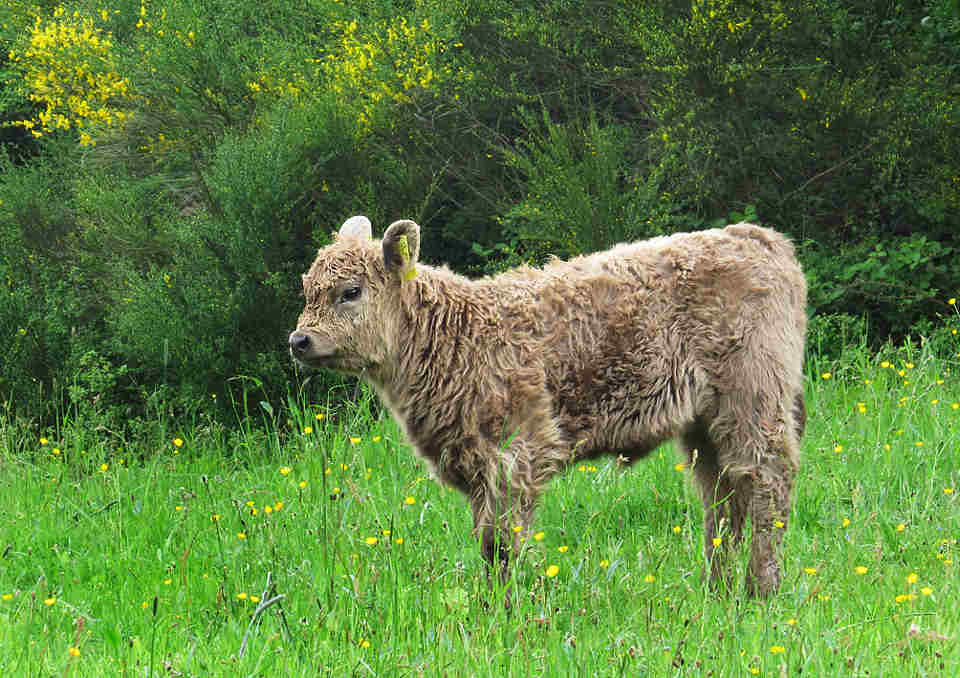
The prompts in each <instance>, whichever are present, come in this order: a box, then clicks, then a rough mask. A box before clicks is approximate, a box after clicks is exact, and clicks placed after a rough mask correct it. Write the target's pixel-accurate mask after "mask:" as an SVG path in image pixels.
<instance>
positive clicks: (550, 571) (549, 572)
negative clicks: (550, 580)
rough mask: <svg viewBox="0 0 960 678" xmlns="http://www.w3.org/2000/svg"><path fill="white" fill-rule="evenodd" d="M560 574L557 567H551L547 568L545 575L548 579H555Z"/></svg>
mask: <svg viewBox="0 0 960 678" xmlns="http://www.w3.org/2000/svg"><path fill="white" fill-rule="evenodd" d="M559 572H560V567H559V566H557V565H551V566H550V567H548V568H547V571H546V574H547V576H548V577H556V576H557V574H558V573H559Z"/></svg>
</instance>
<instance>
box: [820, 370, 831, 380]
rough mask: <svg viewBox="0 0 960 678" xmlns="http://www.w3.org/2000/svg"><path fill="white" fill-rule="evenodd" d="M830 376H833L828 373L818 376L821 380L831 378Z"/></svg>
mask: <svg viewBox="0 0 960 678" xmlns="http://www.w3.org/2000/svg"><path fill="white" fill-rule="evenodd" d="M832 376H833V375H832V374H830V373H829V372H824V373H823V374H821V375H820V378H821V379H829V378H830V377H832Z"/></svg>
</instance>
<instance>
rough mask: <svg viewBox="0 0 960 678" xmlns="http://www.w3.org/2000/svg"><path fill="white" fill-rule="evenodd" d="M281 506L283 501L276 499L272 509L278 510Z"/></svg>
mask: <svg viewBox="0 0 960 678" xmlns="http://www.w3.org/2000/svg"><path fill="white" fill-rule="evenodd" d="M282 508H283V502H282V501H278V502H276V503H275V504H274V505H273V510H274V511H279V510H281V509H282Z"/></svg>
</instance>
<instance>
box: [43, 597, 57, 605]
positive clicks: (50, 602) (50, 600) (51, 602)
mask: <svg viewBox="0 0 960 678" xmlns="http://www.w3.org/2000/svg"><path fill="white" fill-rule="evenodd" d="M56 603H57V597H56V596H50V597H49V598H47V599H46V600H44V601H43V604H44V605H46V606H47V607H50V606H52V605H56Z"/></svg>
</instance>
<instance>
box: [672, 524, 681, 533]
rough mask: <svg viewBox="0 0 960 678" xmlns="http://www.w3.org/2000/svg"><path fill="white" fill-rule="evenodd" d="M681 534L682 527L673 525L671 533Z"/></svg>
mask: <svg viewBox="0 0 960 678" xmlns="http://www.w3.org/2000/svg"><path fill="white" fill-rule="evenodd" d="M681 532H683V528H682V527H680V526H679V525H674V526H673V533H674V534H680V533H681Z"/></svg>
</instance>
